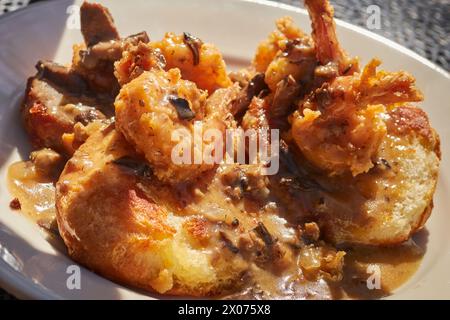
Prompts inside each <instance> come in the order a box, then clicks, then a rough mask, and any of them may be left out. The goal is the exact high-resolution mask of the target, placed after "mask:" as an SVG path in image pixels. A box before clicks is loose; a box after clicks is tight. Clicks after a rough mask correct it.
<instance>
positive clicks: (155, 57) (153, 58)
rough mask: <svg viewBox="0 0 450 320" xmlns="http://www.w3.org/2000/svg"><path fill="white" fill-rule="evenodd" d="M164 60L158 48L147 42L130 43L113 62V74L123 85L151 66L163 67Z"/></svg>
mask: <svg viewBox="0 0 450 320" xmlns="http://www.w3.org/2000/svg"><path fill="white" fill-rule="evenodd" d="M165 66H166V61H165V59H164V56H163V55H162V54H161V52H160V51H159V50H157V49H156V50H155V49H153V48H152V47H151V45H150V44H148V43H143V42H139V44H137V45H131V46H129V47H128V48H127V50H125V51H124V52H123V53H122V58H121V59H120V60H119V61H116V62H115V63H114V75H115V76H116V78H117V80H118V81H119V84H120V85H121V86H123V85H124V84H127V83H128V82H130V81H131V80H133V79H135V78H137V77H138V76H140V75H141V74H142V73H143V72H144V71H146V70H150V69H151V68H157V69H164V67H165Z"/></svg>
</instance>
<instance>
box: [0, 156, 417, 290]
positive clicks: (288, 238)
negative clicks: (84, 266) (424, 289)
mask: <svg viewBox="0 0 450 320" xmlns="http://www.w3.org/2000/svg"><path fill="white" fill-rule="evenodd" d="M218 177H220V174H219V175H216V176H213V177H210V178H207V177H205V178H206V179H204V181H205V182H204V183H205V185H201V184H199V185H198V186H197V189H196V190H195V192H193V193H191V192H188V191H187V190H184V189H183V188H182V187H181V186H180V188H179V189H178V190H176V191H175V192H174V190H173V189H169V188H164V187H161V186H158V185H157V184H154V185H152V187H151V188H152V189H153V188H155V189H154V190H147V192H150V193H153V194H155V197H159V198H162V199H165V201H166V205H168V206H169V207H171V210H173V211H176V212H178V213H179V214H181V213H182V214H184V215H191V214H199V213H200V214H202V215H204V216H205V217H207V218H208V220H210V221H223V222H225V223H226V224H231V223H232V221H233V220H234V219H236V218H238V219H239V221H240V226H241V227H244V228H246V229H247V228H252V223H253V222H252V220H253V219H252V218H251V216H252V215H255V216H256V215H257V214H256V212H258V211H259V212H264V215H263V216H262V217H261V218H262V221H263V222H264V224H265V225H266V226H267V228H268V229H269V230H272V231H275V230H276V232H277V233H274V234H273V236H274V237H276V238H277V239H279V240H280V241H281V242H283V243H294V242H295V234H294V231H293V228H292V227H289V223H287V221H286V219H285V218H283V215H282V214H281V212H282V210H280V208H278V206H279V204H277V203H274V202H270V201H269V202H268V204H266V205H265V206H261V203H259V202H258V201H238V202H236V205H230V202H233V200H232V199H230V198H229V197H227V195H226V193H224V191H223V185H222V182H221V180H220V179H219V178H218ZM8 185H9V189H10V191H11V193H12V195H13V197H16V198H17V199H18V200H19V201H20V204H21V208H22V211H23V213H24V214H26V215H27V216H28V217H30V218H31V219H32V220H33V221H35V222H36V223H38V224H39V225H40V226H42V227H44V228H45V229H47V230H49V231H51V232H53V233H57V226H56V223H55V216H56V209H55V187H54V181H53V179H52V178H49V177H45V176H43V175H42V174H40V173H39V171H38V170H37V169H36V166H35V165H34V163H33V162H31V161H23V162H17V163H14V164H12V165H11V166H10V168H9V171H8ZM181 198H182V199H184V201H185V202H184V203H181V204H180V201H179V200H178V201H177V199H181ZM252 212H254V213H253V214H252ZM228 235H229V236H230V238H231V239H232V240H233V241H235V242H236V238H233V234H232V233H228ZM343 250H344V251H345V252H346V255H345V264H344V276H343V280H342V281H337V282H333V281H328V280H325V279H324V278H322V277H318V278H315V279H309V278H308V279H307V278H306V277H305V274H304V273H302V271H301V268H300V267H299V261H298V259H299V258H298V250H294V249H293V250H292V252H293V254H294V256H297V258H295V257H294V259H293V261H294V262H293V263H291V264H290V266H289V267H288V268H285V269H283V270H282V271H281V272H272V271H269V270H267V269H263V268H259V267H258V266H257V265H256V264H254V263H250V264H249V266H250V267H249V268H250V272H249V273H248V275H247V278H245V279H243V281H244V282H245V283H246V285H245V286H244V288H243V289H242V290H241V291H240V292H237V293H233V294H231V295H230V294H229V295H225V296H221V297H218V298H225V299H230V298H232V299H359V298H380V297H384V296H387V295H389V294H390V293H391V292H392V291H393V290H395V289H396V288H398V287H399V286H401V285H402V284H403V283H405V282H406V281H407V280H408V279H409V278H410V277H411V276H412V275H413V274H414V272H415V271H416V270H417V268H418V267H419V265H420V261H421V258H422V255H423V251H422V249H420V248H419V247H418V246H417V245H415V244H414V242H413V241H412V240H410V241H409V242H407V243H406V244H403V245H399V246H395V247H363V246H356V247H355V246H354V247H350V248H344V249H343ZM374 272H379V276H380V277H379V280H380V281H379V284H380V287H379V288H374V289H372V290H371V289H369V288H368V285H367V281H368V279H369V278H370V277H371V276H372V275H373V274H374ZM374 285H376V283H374Z"/></svg>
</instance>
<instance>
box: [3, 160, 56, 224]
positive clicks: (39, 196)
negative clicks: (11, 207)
mask: <svg viewBox="0 0 450 320" xmlns="http://www.w3.org/2000/svg"><path fill="white" fill-rule="evenodd" d="M8 188H9V190H10V192H11V194H12V195H13V197H14V198H17V199H18V200H19V202H20V207H21V210H22V212H23V213H24V214H26V215H27V216H28V217H29V218H30V219H31V220H33V221H34V222H36V223H37V224H38V225H40V226H41V227H43V228H45V229H47V230H49V231H52V232H57V227H56V223H55V218H56V209H55V186H54V181H52V178H49V177H45V176H43V175H41V174H40V173H39V172H38V170H36V167H35V165H34V164H33V163H32V162H31V161H20V162H16V163H13V164H12V165H11V166H10V167H9V169H8Z"/></svg>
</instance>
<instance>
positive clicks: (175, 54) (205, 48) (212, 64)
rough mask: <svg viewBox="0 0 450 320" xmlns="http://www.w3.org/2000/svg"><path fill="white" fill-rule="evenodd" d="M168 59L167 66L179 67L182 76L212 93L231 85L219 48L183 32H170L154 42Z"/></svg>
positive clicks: (153, 44) (154, 45)
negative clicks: (177, 33)
mask: <svg viewBox="0 0 450 320" xmlns="http://www.w3.org/2000/svg"><path fill="white" fill-rule="evenodd" d="M151 45H152V47H153V48H155V49H159V50H161V52H162V54H163V55H164V57H165V58H166V62H167V69H166V70H169V69H172V68H178V69H180V71H181V74H182V77H183V79H186V80H190V81H193V82H195V83H196V85H197V86H198V87H199V88H200V89H203V90H208V91H209V92H210V93H212V92H214V91H215V90H217V89H219V88H226V87H228V86H230V85H231V80H230V79H229V78H228V75H227V71H226V65H225V61H224V60H223V58H222V54H221V53H220V52H219V50H218V49H217V48H216V47H215V46H214V45H213V44H210V43H203V42H202V41H201V40H200V39H198V38H196V37H194V36H192V35H190V34H188V33H184V34H183V35H175V34H174V33H171V32H168V33H166V35H165V36H164V38H163V39H162V40H161V41H155V42H152V43H151Z"/></svg>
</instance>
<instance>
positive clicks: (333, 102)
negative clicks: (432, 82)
mask: <svg viewBox="0 0 450 320" xmlns="http://www.w3.org/2000/svg"><path fill="white" fill-rule="evenodd" d="M379 64H380V62H379V61H378V60H372V61H371V62H370V63H369V64H368V65H367V66H366V68H365V69H364V71H363V73H362V74H361V75H358V74H355V75H354V76H342V77H337V78H336V79H335V80H333V81H332V82H331V83H325V84H324V85H322V87H321V88H319V89H317V90H316V91H315V92H313V93H312V94H311V95H310V96H309V97H308V98H307V99H306V101H304V102H303V104H302V105H301V106H300V109H299V110H298V111H296V112H295V113H294V115H293V117H292V136H293V138H294V139H295V142H296V143H297V145H298V146H299V148H300V149H301V151H302V152H303V154H304V155H305V156H306V157H307V158H308V159H309V160H310V161H311V162H312V163H313V164H315V165H316V166H317V167H319V168H320V169H322V170H326V171H328V172H329V173H330V174H342V173H344V172H348V171H350V172H351V173H352V174H353V175H358V174H360V173H362V172H367V171H368V170H369V169H370V168H372V167H373V162H372V160H373V156H374V154H375V153H376V152H377V151H378V147H379V145H380V143H381V141H382V139H383V138H384V135H385V134H386V126H385V123H384V120H383V119H382V114H383V113H384V111H385V108H386V107H387V106H388V105H390V104H395V103H404V102H410V101H420V100H422V95H421V93H420V92H419V91H418V90H417V89H416V88H415V86H414V82H415V79H414V78H413V77H412V76H411V75H409V74H407V73H406V72H385V71H380V72H376V66H378V65H379Z"/></svg>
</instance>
